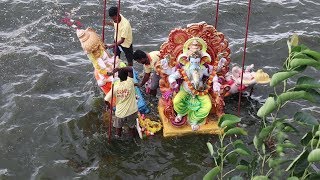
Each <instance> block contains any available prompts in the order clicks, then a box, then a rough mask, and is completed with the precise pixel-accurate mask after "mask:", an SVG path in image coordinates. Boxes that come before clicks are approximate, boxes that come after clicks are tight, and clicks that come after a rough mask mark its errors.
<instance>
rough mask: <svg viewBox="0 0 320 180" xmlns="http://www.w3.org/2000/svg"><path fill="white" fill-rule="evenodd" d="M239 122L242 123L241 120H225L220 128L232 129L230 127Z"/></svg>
mask: <svg viewBox="0 0 320 180" xmlns="http://www.w3.org/2000/svg"><path fill="white" fill-rule="evenodd" d="M238 122H240V118H239V119H238V120H236V121H235V120H225V121H223V122H222V123H221V125H220V127H221V128H224V127H230V126H233V125H235V124H237V123H238Z"/></svg>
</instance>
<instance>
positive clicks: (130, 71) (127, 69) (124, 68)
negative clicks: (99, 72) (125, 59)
mask: <svg viewBox="0 0 320 180" xmlns="http://www.w3.org/2000/svg"><path fill="white" fill-rule="evenodd" d="M120 70H124V71H127V72H128V76H129V77H131V78H133V68H132V66H126V67H122V68H114V69H113V74H114V73H116V72H118V71H120ZM110 74H111V75H112V73H110Z"/></svg>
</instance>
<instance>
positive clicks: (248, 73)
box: [226, 64, 270, 96]
mask: <svg viewBox="0 0 320 180" xmlns="http://www.w3.org/2000/svg"><path fill="white" fill-rule="evenodd" d="M253 67H254V65H253V64H251V65H249V66H247V67H246V68H245V70H244V71H243V70H242V69H241V68H240V67H239V66H235V67H233V68H232V70H231V72H228V73H227V74H226V81H227V84H228V85H229V86H230V90H229V91H228V92H227V93H226V96H228V95H230V94H235V93H238V92H239V91H245V90H247V88H248V87H253V86H254V85H255V84H266V83H269V82H270V78H269V75H268V74H267V73H265V72H263V70H262V69H259V70H258V71H256V72H254V71H252V69H253ZM242 71H243V72H242ZM242 74H243V77H242V84H241V76H242Z"/></svg>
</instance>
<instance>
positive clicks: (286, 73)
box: [254, 35, 320, 179]
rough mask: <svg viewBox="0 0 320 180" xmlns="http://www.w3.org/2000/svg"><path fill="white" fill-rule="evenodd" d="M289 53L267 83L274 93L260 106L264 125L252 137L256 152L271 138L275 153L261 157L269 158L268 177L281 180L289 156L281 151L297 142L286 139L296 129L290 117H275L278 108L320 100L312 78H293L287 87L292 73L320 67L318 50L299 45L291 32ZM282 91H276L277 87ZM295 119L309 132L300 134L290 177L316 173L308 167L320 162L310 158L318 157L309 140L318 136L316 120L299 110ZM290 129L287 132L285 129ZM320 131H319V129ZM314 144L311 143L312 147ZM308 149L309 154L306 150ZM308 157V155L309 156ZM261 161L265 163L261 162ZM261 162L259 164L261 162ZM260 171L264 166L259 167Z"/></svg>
mask: <svg viewBox="0 0 320 180" xmlns="http://www.w3.org/2000/svg"><path fill="white" fill-rule="evenodd" d="M287 44H288V49H289V56H288V58H287V59H286V61H285V62H284V65H283V70H282V71H280V72H277V73H275V74H274V75H273V76H272V78H271V82H270V86H272V87H274V94H272V95H270V96H269V97H268V98H267V100H266V102H265V104H264V105H263V106H262V107H261V108H260V109H259V111H258V113H257V115H258V116H259V117H261V118H262V119H263V124H264V127H263V129H262V130H261V131H260V133H259V135H258V136H255V138H254V144H255V148H256V149H257V152H258V153H259V151H261V149H262V152H265V151H263V148H264V147H263V146H264V144H265V143H266V142H268V141H272V140H273V141H274V145H275V148H274V150H275V152H276V153H275V154H272V152H269V153H268V154H266V153H263V155H262V156H261V157H263V158H266V157H267V158H269V159H268V162H269V168H270V169H269V171H268V173H267V174H266V175H267V176H269V175H270V174H271V172H273V179H280V177H281V175H282V176H283V172H282V168H280V166H281V165H282V164H283V163H286V162H288V161H290V160H288V157H287V156H286V155H285V154H284V153H285V150H286V149H293V148H297V147H298V144H294V143H292V142H290V141H289V140H288V135H287V134H286V132H289V131H294V132H297V130H296V129H295V128H294V126H293V125H292V124H293V123H292V121H290V118H288V117H283V118H281V119H279V118H278V114H279V111H280V110H281V109H282V108H283V107H284V106H285V105H286V104H287V103H288V102H290V101H294V100H306V101H309V102H311V103H316V104H319V103H320V94H319V92H318V90H319V88H320V83H319V82H318V81H317V80H315V79H314V78H312V77H309V76H302V77H299V78H298V79H297V81H296V84H295V85H294V86H293V87H291V88H288V83H287V82H288V79H289V78H293V77H294V76H297V75H300V74H301V73H302V72H303V71H304V70H305V69H307V67H308V66H309V67H313V68H315V69H317V70H319V69H320V53H319V52H316V51H313V50H311V49H309V48H308V47H306V46H305V45H298V36H297V35H293V36H292V38H291V41H288V43H287ZM281 83H282V90H281V92H280V93H279V92H278V91H279V89H281ZM277 90H278V91H277ZM267 116H271V125H268V124H267V123H266V117H267ZM292 119H293V120H294V122H299V123H300V124H303V125H307V126H311V127H312V129H313V130H312V132H308V133H307V134H306V135H305V136H304V137H302V139H303V140H302V141H301V142H303V143H301V146H302V147H303V150H302V152H301V153H300V155H299V156H298V157H297V158H295V159H294V160H292V162H291V163H290V165H289V167H288V168H287V169H286V171H287V172H290V173H289V176H292V177H297V178H301V179H306V178H307V177H312V176H316V174H315V172H314V171H313V170H312V169H311V168H310V166H311V164H313V163H315V162H319V159H320V158H319V159H317V158H313V157H314V156H315V155H318V156H319V157H320V153H319V152H320V149H319V145H318V144H317V146H315V145H313V143H312V142H309V141H308V140H309V138H311V139H310V141H311V140H312V141H318V140H319V135H317V132H318V131H319V126H318V125H319V121H318V120H317V119H316V118H315V117H313V116H312V115H311V114H309V113H307V112H302V111H298V112H296V113H295V114H294V116H293V117H292ZM286 130H289V131H286ZM319 133H320V131H319ZM311 145H313V146H311ZM310 151H311V152H310ZM309 152H310V153H309ZM309 155H310V158H307V157H309ZM263 163H264V162H263ZM263 163H262V164H263ZM261 173H263V169H262V170H261Z"/></svg>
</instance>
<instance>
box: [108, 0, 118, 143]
mask: <svg viewBox="0 0 320 180" xmlns="http://www.w3.org/2000/svg"><path fill="white" fill-rule="evenodd" d="M119 17H120V0H119V1H118V13H117V29H115V31H116V38H115V46H114V47H113V54H114V60H113V69H114V68H115V67H116V58H117V55H118V54H117V48H118V45H117V42H118V32H119ZM112 76H113V78H114V74H113V75H112ZM110 106H111V107H110V122H109V140H108V142H109V143H110V140H111V127H112V109H113V83H112V87H111V103H110Z"/></svg>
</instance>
